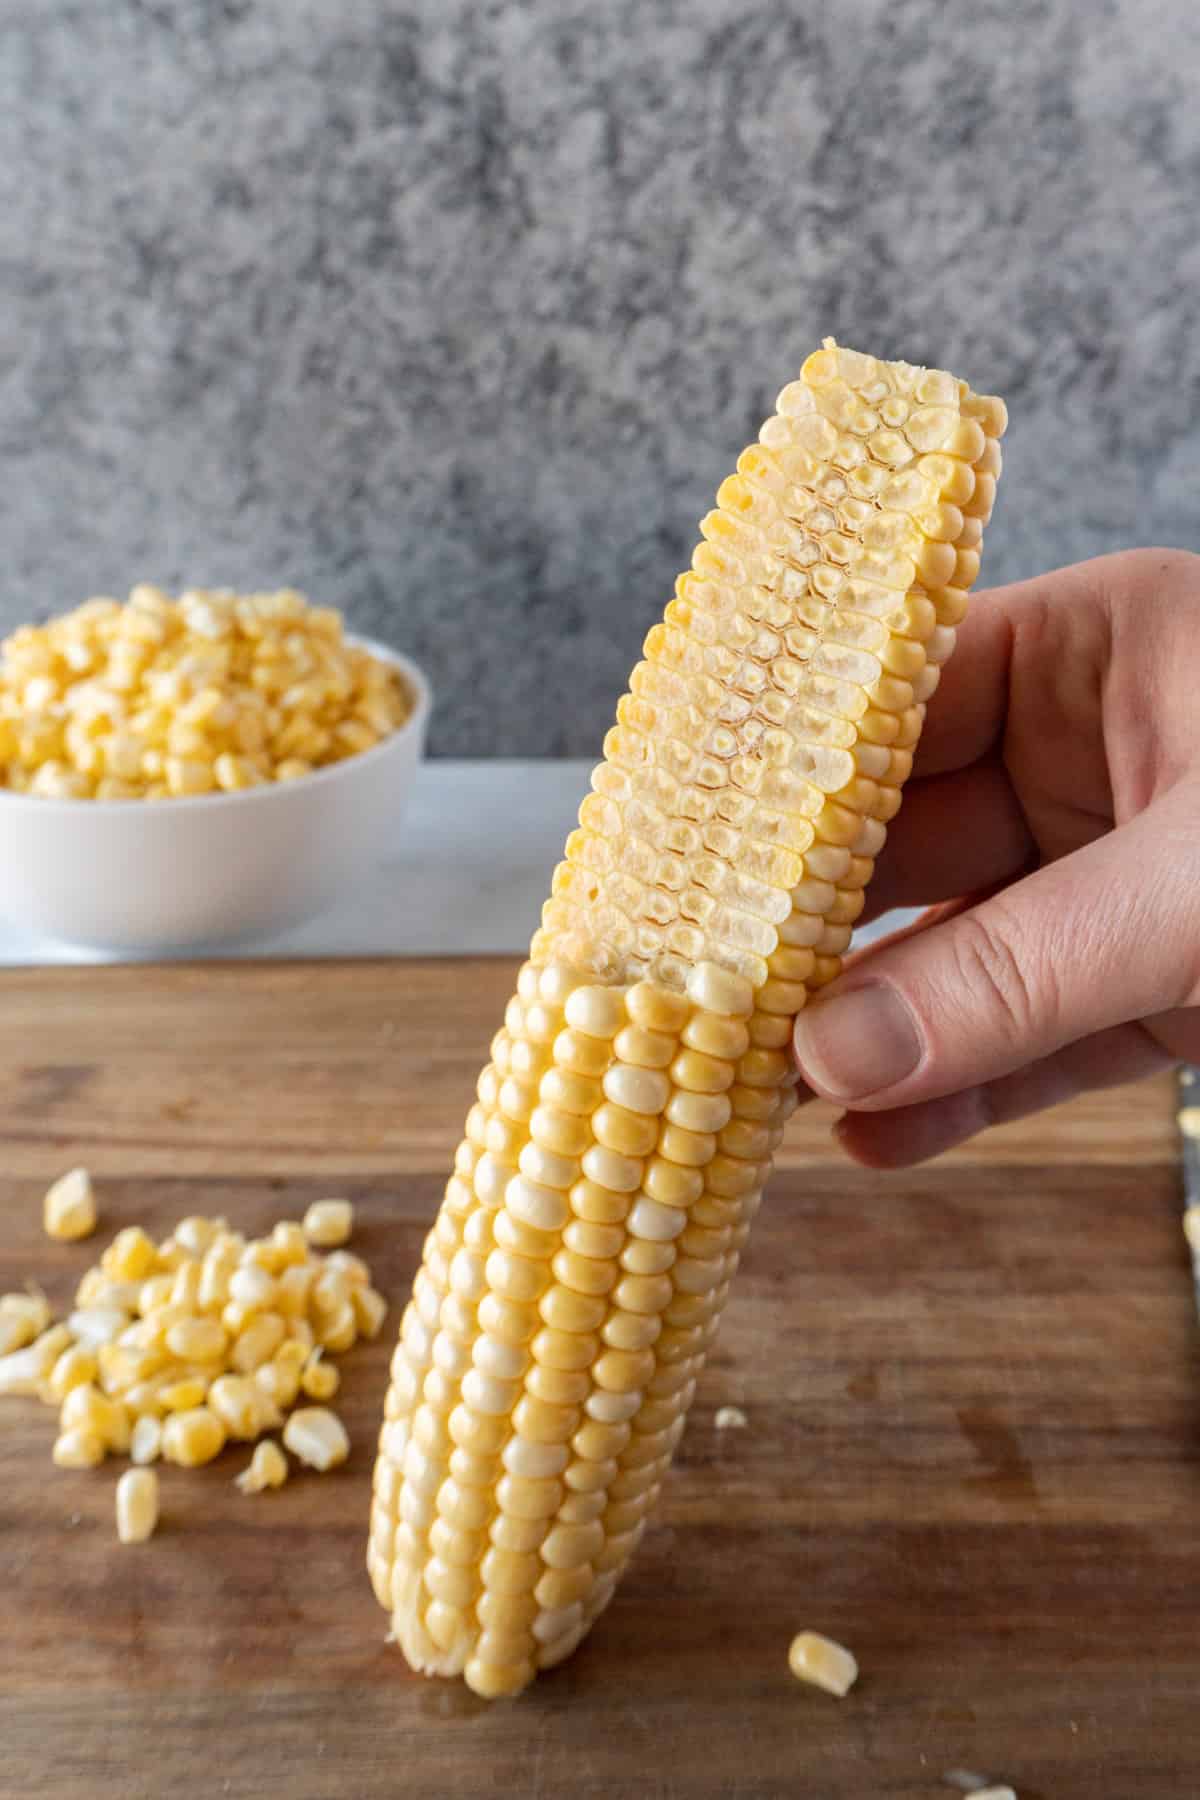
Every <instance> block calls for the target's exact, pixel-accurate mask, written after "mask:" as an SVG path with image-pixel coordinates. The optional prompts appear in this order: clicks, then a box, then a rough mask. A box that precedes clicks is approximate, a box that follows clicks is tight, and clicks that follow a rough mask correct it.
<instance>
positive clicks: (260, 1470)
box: [234, 1438, 288, 1494]
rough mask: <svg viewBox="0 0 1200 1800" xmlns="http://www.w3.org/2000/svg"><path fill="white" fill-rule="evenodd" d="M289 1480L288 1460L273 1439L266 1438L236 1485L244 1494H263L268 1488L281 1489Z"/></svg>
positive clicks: (235, 1480)
mask: <svg viewBox="0 0 1200 1800" xmlns="http://www.w3.org/2000/svg"><path fill="white" fill-rule="evenodd" d="M287 1478H288V1460H287V1457H286V1456H285V1455H284V1454H283V1451H282V1450H281V1449H280V1448H279V1445H278V1444H277V1443H276V1442H275V1441H274V1439H273V1438H264V1439H263V1441H262V1443H261V1444H258V1445H257V1446H256V1447H255V1451H254V1455H253V1456H252V1457H251V1458H250V1461H249V1463H248V1464H247V1466H246V1467H245V1468H244V1469H243V1470H242V1472H241V1474H240V1475H235V1476H234V1482H235V1484H236V1485H237V1486H238V1487H239V1488H240V1489H241V1491H242V1493H243V1494H261V1493H265V1491H266V1490H267V1489H268V1488H280V1487H282V1486H283V1484H284V1482H285V1481H286V1480H287Z"/></svg>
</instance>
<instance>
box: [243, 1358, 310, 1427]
mask: <svg viewBox="0 0 1200 1800" xmlns="http://www.w3.org/2000/svg"><path fill="white" fill-rule="evenodd" d="M280 1348H281V1349H283V1348H285V1346H283V1345H281V1346H280ZM304 1354H305V1355H306V1356H307V1354H308V1353H307V1351H306V1352H305V1353H304ZM251 1379H252V1380H253V1382H254V1384H255V1386H256V1387H257V1388H258V1391H259V1393H260V1394H261V1395H262V1396H263V1399H264V1401H265V1402H267V1403H268V1404H270V1405H272V1406H274V1407H277V1408H278V1409H279V1411H280V1412H286V1410H287V1408H288V1407H289V1406H294V1405H295V1403H296V1397H297V1395H298V1394H299V1392H300V1367H299V1366H297V1365H296V1364H294V1363H287V1362H281V1361H280V1359H279V1357H278V1356H276V1357H275V1358H274V1359H273V1360H272V1361H271V1362H267V1363H262V1364H261V1365H260V1366H259V1367H258V1368H257V1369H255V1371H254V1374H253V1376H252V1377H251Z"/></svg>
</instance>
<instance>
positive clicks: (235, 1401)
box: [207, 1375, 263, 1440]
mask: <svg viewBox="0 0 1200 1800" xmlns="http://www.w3.org/2000/svg"><path fill="white" fill-rule="evenodd" d="M207 1405H208V1406H209V1407H210V1408H211V1410H212V1411H213V1412H214V1413H215V1414H216V1415H217V1417H218V1419H220V1421H221V1423H222V1425H223V1426H224V1427H225V1430H226V1433H227V1434H228V1436H229V1437H231V1438H241V1439H243V1440H246V1439H250V1438H255V1437H257V1436H258V1433H259V1431H260V1429H261V1426H260V1420H261V1418H262V1409H263V1394H262V1391H261V1390H260V1389H259V1388H258V1387H256V1386H255V1384H254V1382H253V1381H252V1380H251V1379H250V1377H249V1376H247V1375H220V1376H218V1378H217V1379H216V1381H214V1382H213V1384H212V1386H211V1387H210V1388H209V1390H208V1400H207Z"/></svg>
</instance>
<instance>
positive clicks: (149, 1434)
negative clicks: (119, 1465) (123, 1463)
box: [129, 1413, 162, 1465]
mask: <svg viewBox="0 0 1200 1800" xmlns="http://www.w3.org/2000/svg"><path fill="white" fill-rule="evenodd" d="M161 1449H162V1420H161V1419H159V1418H156V1417H155V1415H154V1414H153V1413H143V1414H142V1415H141V1417H140V1418H139V1419H137V1420H135V1422H134V1427H133V1433H132V1435H131V1437H130V1439H129V1460H130V1462H134V1463H137V1464H139V1465H142V1464H145V1463H152V1462H155V1461H156V1460H157V1458H158V1454H159V1452H160V1450H161Z"/></svg>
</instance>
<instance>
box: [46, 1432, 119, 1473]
mask: <svg viewBox="0 0 1200 1800" xmlns="http://www.w3.org/2000/svg"><path fill="white" fill-rule="evenodd" d="M107 1454H108V1452H107V1451H106V1449H105V1447H104V1441H103V1439H102V1438H100V1437H98V1436H97V1435H96V1433H95V1432H94V1431H88V1430H86V1429H84V1428H83V1427H81V1426H72V1427H71V1429H70V1430H69V1431H61V1432H59V1434H58V1436H57V1437H56V1438H55V1440H54V1448H53V1450H52V1451H51V1452H50V1457H51V1460H52V1461H53V1462H54V1463H56V1464H57V1465H58V1467H59V1468H60V1469H94V1468H96V1467H97V1466H98V1465H99V1464H100V1463H102V1462H103V1461H104V1458H105V1456H106V1455H107Z"/></svg>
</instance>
